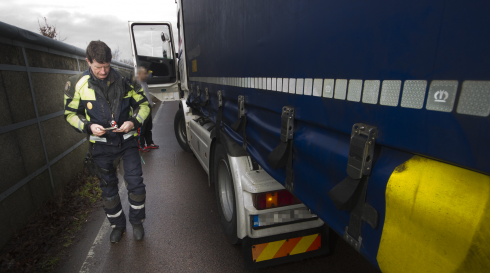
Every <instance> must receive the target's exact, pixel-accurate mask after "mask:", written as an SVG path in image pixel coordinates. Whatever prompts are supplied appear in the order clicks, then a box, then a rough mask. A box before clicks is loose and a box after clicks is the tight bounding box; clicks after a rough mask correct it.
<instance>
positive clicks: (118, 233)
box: [111, 227, 126, 243]
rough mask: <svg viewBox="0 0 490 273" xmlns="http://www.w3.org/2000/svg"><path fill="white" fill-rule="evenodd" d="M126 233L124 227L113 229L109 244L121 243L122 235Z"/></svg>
mask: <svg viewBox="0 0 490 273" xmlns="http://www.w3.org/2000/svg"><path fill="white" fill-rule="evenodd" d="M124 233H126V228H125V227H115V228H113V229H112V232H111V243H117V242H119V241H121V238H122V236H123V234H124Z"/></svg>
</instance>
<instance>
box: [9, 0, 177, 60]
mask: <svg viewBox="0 0 490 273" xmlns="http://www.w3.org/2000/svg"><path fill="white" fill-rule="evenodd" d="M0 11H1V15H0V21H2V22H5V23H7V24H11V25H14V26H17V27H20V28H23V29H26V30H29V31H33V32H36V33H39V25H38V20H39V22H42V21H43V17H46V18H47V19H48V23H49V24H53V25H56V28H57V31H58V32H59V33H60V35H61V38H67V39H66V40H65V41H64V42H65V43H68V44H71V45H74V46H77V47H80V48H83V49H86V48H87V45H88V43H89V42H90V41H92V40H101V41H104V42H105V43H106V44H107V45H108V46H109V47H110V48H111V49H112V50H114V49H115V48H117V47H119V49H120V51H122V57H123V58H124V59H129V58H132V56H131V45H130V40H129V28H128V21H170V22H171V23H172V27H173V31H174V38H175V39H177V37H178V36H177V4H176V3H175V0H150V1H104V0H83V1H67V0H43V1H35V0H15V1H12V0H0Z"/></svg>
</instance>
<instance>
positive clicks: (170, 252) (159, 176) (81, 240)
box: [58, 102, 379, 273]
mask: <svg viewBox="0 0 490 273" xmlns="http://www.w3.org/2000/svg"><path fill="white" fill-rule="evenodd" d="M177 109H178V103H177V102H170V103H169V102H167V103H165V104H160V103H158V106H156V107H155V108H154V111H153V115H154V125H153V138H154V142H155V143H156V144H158V145H160V149H158V150H153V151H151V152H150V153H145V154H142V158H143V160H144V162H145V164H144V165H143V176H144V179H145V180H144V182H145V184H146V191H147V199H146V216H147V218H146V221H145V223H144V227H145V233H146V235H145V238H144V241H141V242H137V241H134V240H133V236H132V228H131V225H130V224H129V223H128V228H127V232H126V234H125V235H124V237H123V239H122V240H121V241H120V242H119V243H117V244H111V243H110V242H109V234H110V227H109V224H108V221H107V220H106V219H105V215H104V213H103V210H102V208H101V209H100V210H98V211H96V212H94V213H92V215H90V217H89V220H88V222H87V224H86V228H84V230H83V231H82V233H81V234H80V235H79V236H78V238H77V241H78V242H77V243H75V244H74V245H72V246H71V247H70V248H69V249H68V255H69V257H68V259H67V260H66V261H63V263H62V264H61V266H60V267H59V269H58V272H138V273H142V272H246V270H245V269H244V268H243V259H242V253H241V247H240V246H233V245H230V244H229V243H228V241H227V238H226V236H225V235H224V233H223V232H222V227H221V223H220V219H219V214H218V206H217V204H216V198H215V193H214V189H213V188H210V187H208V180H207V174H206V172H205V171H204V169H203V168H202V167H201V165H200V164H199V162H198V161H197V159H195V158H194V157H193V155H192V154H191V153H187V152H185V151H183V150H182V149H181V148H180V146H179V144H178V143H177V140H176V139H175V134H174V130H173V119H174V116H175V113H176V111H177ZM119 191H120V193H119V194H120V196H121V201H122V204H123V208H124V210H125V213H126V216H127V215H128V207H129V204H128V201H127V191H126V189H125V187H124V183H122V179H121V178H120V185H119ZM257 271H258V272H285V271H287V272H379V271H378V270H377V269H376V268H375V267H374V266H373V265H371V264H370V263H369V262H368V261H367V260H366V259H365V258H363V257H362V256H361V255H360V254H358V253H357V252H356V251H355V250H354V249H352V248H351V247H350V246H348V245H347V244H346V243H345V242H344V241H343V240H342V239H339V240H338V241H337V243H336V247H335V251H334V253H332V254H330V255H326V256H322V257H316V258H311V259H308V260H304V261H301V262H293V263H288V264H284V265H279V266H274V267H270V268H266V269H261V270H257Z"/></svg>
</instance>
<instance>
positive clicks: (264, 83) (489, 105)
mask: <svg viewBox="0 0 490 273" xmlns="http://www.w3.org/2000/svg"><path fill="white" fill-rule="evenodd" d="M247 79H250V84H247ZM189 80H191V81H197V82H203V83H213V84H222V85H229V86H241V87H245V88H255V89H264V90H272V91H276V90H277V91H279V92H285V93H292V94H295V93H296V94H298V95H308V96H309V95H313V96H322V97H324V98H336V99H340V100H345V99H346V98H347V100H350V101H355V102H360V99H359V95H360V93H362V103H369V104H378V97H380V100H379V104H380V105H382V106H393V107H398V102H399V98H400V94H401V93H402V99H401V103H400V104H401V105H400V106H401V107H402V108H413V109H422V108H423V105H424V100H425V97H426V96H425V94H426V91H427V87H426V86H427V81H425V80H406V81H405V82H404V83H403V82H402V81H400V80H384V81H380V80H365V81H364V88H363V89H359V84H358V83H360V84H361V88H362V81H363V80H348V79H337V80H335V79H327V78H325V79H323V86H320V84H321V82H322V79H310V78H308V79H302V78H298V79H296V78H242V77H232V78H230V77H189ZM270 80H272V83H270V82H269V81H270ZM312 80H313V83H312V82H311V81H312ZM276 81H277V82H276ZM303 82H304V92H303ZM240 83H242V84H240ZM348 83H349V90H348V91H349V92H347V87H348V86H347V85H348ZM354 83H355V84H354ZM465 83H466V84H465ZM351 84H352V90H351ZM402 84H403V91H402V90H401V86H402ZM337 85H339V86H337ZM380 86H381V87H382V88H381V92H380ZM489 86H490V81H465V82H463V90H462V92H461V95H460V96H459V104H458V109H457V111H456V112H457V113H458V114H465V115H472V116H480V117H486V116H488V115H489V114H490V91H488V90H489V88H490V87H489ZM322 87H323V88H322ZM457 87H458V81H455V80H445V81H441V80H433V81H432V82H431V86H430V88H429V90H428V93H429V95H428V96H427V102H426V103H425V108H426V109H427V110H432V111H440V112H452V111H453V106H454V105H455V99H456V97H457ZM311 89H313V90H312V91H311ZM470 89H471V90H470ZM468 90H470V91H468ZM351 91H352V92H351ZM347 93H349V94H347ZM380 93H381V94H380ZM334 94H335V96H334ZM459 105H461V106H459Z"/></svg>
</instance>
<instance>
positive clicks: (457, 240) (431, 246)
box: [377, 156, 490, 272]
mask: <svg viewBox="0 0 490 273" xmlns="http://www.w3.org/2000/svg"><path fill="white" fill-rule="evenodd" d="M489 253H490V177H489V176H487V175H484V174H480V173H477V172H474V171H470V170H467V169H463V168H460V167H456V166H453V165H449V164H446V163H442V162H438V161H435V160H431V159H427V158H423V157H419V156H414V157H413V158H411V159H410V160H408V161H407V162H405V163H404V164H402V165H400V166H398V167H397V168H396V169H395V171H394V172H393V173H392V175H391V177H390V179H389V181H388V185H387V189H386V218H385V223H384V226H383V234H382V236H381V242H380V246H379V251H378V255H377V261H378V264H379V267H380V268H381V270H382V271H383V272H420V271H421V270H422V271H424V272H487V270H488V268H490V258H489Z"/></svg>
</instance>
